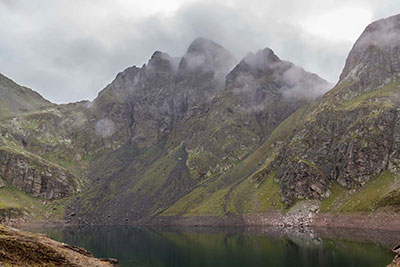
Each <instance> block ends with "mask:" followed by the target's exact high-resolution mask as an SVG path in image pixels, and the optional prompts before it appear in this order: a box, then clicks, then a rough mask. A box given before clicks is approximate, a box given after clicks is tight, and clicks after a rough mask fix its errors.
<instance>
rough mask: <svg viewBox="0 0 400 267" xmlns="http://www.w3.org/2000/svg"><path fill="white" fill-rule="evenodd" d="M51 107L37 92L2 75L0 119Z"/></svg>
mask: <svg viewBox="0 0 400 267" xmlns="http://www.w3.org/2000/svg"><path fill="white" fill-rule="evenodd" d="M51 105H52V104H51V103H50V102H49V101H47V100H46V99H44V98H43V97H42V96H41V95H39V94H38V93H37V92H35V91H33V90H31V89H29V88H26V87H23V86H20V85H18V84H16V83H15V82H13V81H12V80H10V79H8V78H7V77H5V76H3V75H1V74H0V119H3V118H6V117H8V116H13V115H19V114H22V113H24V112H29V111H32V110H34V109H39V108H41V107H49V106H51Z"/></svg>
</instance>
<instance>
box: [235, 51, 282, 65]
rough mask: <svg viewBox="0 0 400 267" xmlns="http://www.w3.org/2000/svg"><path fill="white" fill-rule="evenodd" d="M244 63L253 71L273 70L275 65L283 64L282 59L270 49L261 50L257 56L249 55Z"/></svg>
mask: <svg viewBox="0 0 400 267" xmlns="http://www.w3.org/2000/svg"><path fill="white" fill-rule="evenodd" d="M243 61H244V62H245V63H246V64H248V65H249V66H250V67H251V68H252V69H259V70H265V69H267V68H271V66H272V65H273V64H275V63H278V62H281V60H280V58H279V57H278V56H277V55H275V53H274V51H272V49H270V48H265V49H263V50H259V51H257V53H256V54H254V53H248V54H247V56H246V57H245V58H244V59H243Z"/></svg>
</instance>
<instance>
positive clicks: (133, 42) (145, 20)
mask: <svg viewBox="0 0 400 267" xmlns="http://www.w3.org/2000/svg"><path fill="white" fill-rule="evenodd" d="M146 3H147V2H146ZM146 3H144V2H143V3H141V2H137V1H122V0H116V1H112V2H110V1H105V0H100V1H89V0H84V1H79V2H75V1H67V0H60V1H50V0H38V1H20V0H16V1H0V62H1V64H0V72H1V73H4V74H5V75H6V76H8V77H11V78H12V79H13V80H15V81H17V82H18V83H20V84H23V85H26V86H28V87H31V88H33V89H35V90H37V91H39V92H40V93H41V94H43V95H44V96H45V97H46V98H48V99H50V100H52V101H55V102H58V103H61V102H70V101H77V100H81V99H93V98H94V97H95V96H96V95H97V93H98V92H99V91H100V90H101V89H102V88H104V86H105V85H106V84H108V83H109V82H110V81H111V80H112V79H113V78H114V77H115V74H116V73H118V72H120V71H121V70H123V69H125V68H126V67H127V66H132V65H138V66H141V65H143V64H144V63H146V62H147V60H148V58H149V57H150V56H151V55H152V54H153V52H154V51H156V50H161V51H166V52H167V53H168V54H169V55H171V56H172V58H175V56H181V55H183V54H184V53H185V51H186V49H187V48H188V47H189V44H190V43H191V42H192V41H193V40H194V39H195V38H197V37H198V36H202V37H204V38H206V39H209V40H213V41H214V42H216V43H218V44H221V46H223V47H225V48H226V50H228V51H231V52H232V54H233V55H234V57H235V58H239V59H240V58H243V57H244V56H245V55H246V54H247V53H248V52H249V51H256V50H257V49H260V47H265V46H268V47H271V48H272V49H273V50H274V51H276V53H277V54H279V55H280V56H281V57H282V58H285V59H287V60H289V61H291V62H293V63H295V64H296V65H298V66H302V67H304V68H305V69H307V70H310V71H312V72H316V73H318V74H319V75H320V76H321V77H324V78H326V79H327V80H329V81H331V82H335V81H337V79H338V76H339V73H340V72H341V70H342V68H343V66H344V61H345V57H346V55H347V53H348V52H349V51H350V49H351V46H352V43H353V42H354V41H355V39H356V38H357V35H356V33H357V32H359V34H361V32H362V30H363V28H365V26H367V25H364V26H362V25H361V26H359V24H355V25H357V27H358V28H359V29H358V28H354V29H353V28H352V29H351V32H349V34H348V35H345V34H343V36H346V39H343V38H342V39H338V38H334V36H332V38H331V39H327V38H326V35H323V34H320V32H323V29H324V28H326V32H341V31H342V32H344V31H347V29H346V27H345V26H344V25H342V24H341V23H338V21H360V23H361V24H364V23H365V22H367V21H372V20H375V19H376V18H381V17H385V16H389V15H392V14H394V13H400V4H399V3H398V2H397V1H394V0H380V1H378V0H369V1H361V0H353V1H344V0H338V1H334V3H333V2H332V1H331V2H322V1H314V0H305V1H301V2H298V3H297V2H295V3H293V1H289V0H283V1H275V0H268V1H261V0H255V1H251V3H249V2H248V1H246V2H244V1H239V0H232V1H212V2H211V1H208V0H206V1H198V0H197V1H196V0H191V1H183V0H182V1H181V0H175V1H173V3H172V2H171V3H170V1H168V6H167V2H166V1H158V0H152V1H151V2H150V3H148V4H146ZM152 5H153V8H151V6H152ZM358 8H362V9H363V10H364V11H365V10H366V11H368V12H355V13H354V12H353V13H351V12H350V11H352V10H353V11H354V10H358ZM329 12H330V13H329ZM328 13H329V14H333V15H335V14H339V15H340V16H341V17H340V18H338V19H337V20H334V19H332V20H329V21H320V17H321V16H320V15H321V14H327V16H325V15H324V17H332V16H333V15H332V16H330V15H329V14H328ZM328 15H329V16H328ZM358 16H364V17H358ZM310 21H311V22H313V23H311V24H312V25H314V24H315V25H321V27H320V28H318V29H312V30H313V31H310V29H311V28H307V27H308V26H307V25H310V23H309V22H310ZM330 22H331V24H329V23H330ZM327 23H328V24H327ZM347 28H348V27H347ZM350 33H351V34H350ZM347 36H348V37H347ZM200 40H201V39H200Z"/></svg>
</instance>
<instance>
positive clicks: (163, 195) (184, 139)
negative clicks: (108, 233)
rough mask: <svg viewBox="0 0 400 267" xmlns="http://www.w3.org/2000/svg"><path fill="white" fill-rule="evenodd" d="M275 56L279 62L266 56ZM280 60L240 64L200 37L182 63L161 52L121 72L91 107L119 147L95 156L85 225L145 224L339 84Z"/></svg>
mask: <svg viewBox="0 0 400 267" xmlns="http://www.w3.org/2000/svg"><path fill="white" fill-rule="evenodd" d="M268 53H271V55H274V54H273V52H272V50H269V49H266V50H264V51H263V52H262V51H260V52H259V54H260V55H261V54H265V55H267V54H268ZM274 56H275V55H274ZM275 58H276V59H275V60H276V61H275V62H269V61H268V58H263V59H261V60H260V61H261V63H262V65H260V66H258V65H251V66H250V65H249V64H248V63H246V62H247V61H250V56H248V57H246V58H245V59H243V60H242V61H241V62H240V63H239V64H238V65H237V66H236V67H235V66H234V62H235V61H236V60H235V59H234V57H233V56H232V55H231V54H230V53H229V52H228V51H227V50H226V49H225V48H223V47H222V46H220V45H218V44H216V43H214V42H212V41H209V40H206V39H203V38H199V39H196V40H195V41H193V43H192V44H191V45H190V46H189V48H188V49H187V52H186V53H185V54H184V55H183V56H182V57H181V58H180V60H179V63H177V60H176V59H174V58H172V57H171V56H169V55H168V54H166V53H162V52H159V51H157V52H155V53H154V54H153V56H152V57H151V59H150V60H149V61H148V63H147V64H146V65H144V66H143V67H141V68H138V67H131V68H128V69H127V70H125V71H124V72H122V73H120V74H119V75H118V76H117V77H116V79H115V80H114V81H113V82H112V83H111V84H110V85H109V86H107V87H106V88H105V89H104V90H103V91H102V92H100V94H99V96H98V97H97V98H96V99H95V100H94V101H93V103H92V104H91V105H90V107H89V110H90V111H89V112H91V113H92V114H95V115H94V116H95V121H96V122H95V124H94V128H95V129H97V130H96V131H97V132H98V135H100V136H102V137H104V139H107V140H110V142H111V146H112V147H113V149H111V150H108V151H105V152H101V153H99V154H97V155H96V156H95V157H94V158H93V161H92V162H91V164H90V167H89V169H88V170H89V174H88V176H89V177H91V179H92V181H95V182H94V183H93V184H92V186H90V187H88V188H87V190H85V191H84V192H83V193H82V194H81V196H80V197H79V199H77V200H76V201H75V202H74V203H73V204H72V205H71V207H70V210H71V213H76V214H78V216H76V218H78V217H79V218H81V219H82V220H85V221H94V220H96V221H98V222H100V221H101V222H102V223H113V224H115V223H116V224H121V223H125V222H129V223H144V222H146V221H148V220H150V219H151V218H153V217H154V216H156V215H157V214H159V213H160V212H162V211H163V210H165V209H167V208H169V207H170V206H171V205H173V204H174V203H175V202H177V201H178V200H179V199H181V198H182V197H183V196H185V195H187V194H188V193H190V192H191V191H193V190H194V189H195V188H197V187H198V186H199V185H200V184H203V185H204V184H207V183H208V182H209V181H210V180H217V181H218V180H219V178H218V177H220V176H221V175H223V174H224V173H226V172H227V171H228V170H230V169H231V168H233V167H234V166H235V165H237V164H238V163H239V162H240V161H241V160H243V159H244V158H245V157H246V156H247V155H249V154H250V153H251V152H253V151H254V150H256V149H257V148H258V147H259V146H260V145H261V144H262V143H263V142H264V141H265V140H266V139H267V138H268V136H269V135H270V134H271V132H272V131H273V129H274V128H275V127H276V126H277V125H278V124H279V123H280V122H282V121H283V120H284V119H286V118H287V117H288V116H289V115H290V114H291V113H293V112H294V111H296V110H297V109H298V108H299V107H300V106H302V105H304V104H305V103H308V102H310V101H311V99H313V98H316V97H318V96H319V95H322V93H324V92H325V91H326V90H327V89H328V88H329V86H330V85H329V84H328V83H327V82H326V81H324V80H322V79H321V78H319V77H318V76H316V75H315V74H310V73H308V72H306V71H304V70H303V69H301V68H298V67H296V66H294V65H293V64H291V63H289V62H284V61H281V60H280V59H279V58H278V57H277V56H275ZM245 64H246V65H248V68H249V69H250V70H251V71H252V72H254V73H257V75H252V74H249V73H247V72H245V71H244V70H243V68H242V66H243V65H245ZM221 77H227V79H226V80H223V81H222V79H221ZM310 78H312V79H310ZM243 79H251V80H248V81H245V82H243V81H244V80H243ZM303 81H307V83H308V84H307V83H303ZM304 85H306V86H304ZM291 90H294V91H299V92H300V91H301V90H304V93H298V95H293V96H292V95H289V94H288V92H290V91H291ZM316 91H319V95H318V94H314V93H315V92H316ZM311 94H314V95H311ZM92 127H93V126H92ZM114 147H115V148H117V147H118V148H117V149H114ZM122 203H131V204H130V205H124V204H122Z"/></svg>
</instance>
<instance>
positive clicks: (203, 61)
mask: <svg viewBox="0 0 400 267" xmlns="http://www.w3.org/2000/svg"><path fill="white" fill-rule="evenodd" d="M236 63H237V60H236V58H235V57H234V56H233V55H232V54H231V53H230V52H229V51H228V50H226V49H225V48H224V47H223V46H221V45H219V44H217V43H215V42H213V41H211V40H208V39H205V38H197V39H195V40H194V41H193V42H192V43H191V44H190V45H189V48H188V49H187V51H186V53H185V55H184V56H183V58H182V60H181V62H180V64H179V71H180V72H181V73H182V74H187V73H205V72H213V73H214V74H215V76H216V77H222V78H223V79H225V75H226V74H228V72H229V71H230V70H231V69H232V68H233V67H234V65H235V64H236Z"/></svg>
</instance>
